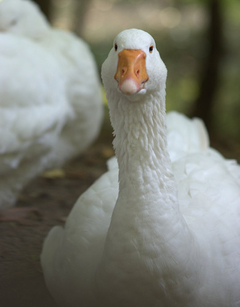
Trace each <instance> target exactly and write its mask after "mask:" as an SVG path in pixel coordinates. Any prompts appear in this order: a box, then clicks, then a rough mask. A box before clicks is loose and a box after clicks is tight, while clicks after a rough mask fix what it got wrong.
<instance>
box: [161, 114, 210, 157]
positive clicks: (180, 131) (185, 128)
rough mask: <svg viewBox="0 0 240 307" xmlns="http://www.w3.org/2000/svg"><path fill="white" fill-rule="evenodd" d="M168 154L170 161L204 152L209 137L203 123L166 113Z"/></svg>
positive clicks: (207, 146)
mask: <svg viewBox="0 0 240 307" xmlns="http://www.w3.org/2000/svg"><path fill="white" fill-rule="evenodd" d="M166 123H167V138H168V152H169V154H170V158H171V160H172V161H174V160H176V159H178V158H180V157H182V156H184V155H185V154H189V153H193V152H199V151H204V150H207V149H208V148H209V137H208V133H207V130H206V127H205V125H204V123H203V121H202V120H201V119H199V118H194V119H189V118H187V117H186V116H185V115H183V114H180V113H178V112H175V111H172V112H169V113H167V116H166Z"/></svg>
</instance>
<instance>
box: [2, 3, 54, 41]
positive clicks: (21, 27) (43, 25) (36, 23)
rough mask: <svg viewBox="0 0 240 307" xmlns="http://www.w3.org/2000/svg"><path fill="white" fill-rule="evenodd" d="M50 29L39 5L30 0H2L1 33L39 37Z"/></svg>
mask: <svg viewBox="0 0 240 307" xmlns="http://www.w3.org/2000/svg"><path fill="white" fill-rule="evenodd" d="M48 29H49V25H48V22H47V20H46V18H45V16H44V15H43V14H42V13H41V12H40V10H39V8H38V6H37V5H36V4H35V3H33V2H30V1H28V0H2V1H0V33H1V32H6V33H12V34H14V35H21V36H27V37H31V38H38V37H39V36H40V33H43V32H45V31H46V30H48Z"/></svg>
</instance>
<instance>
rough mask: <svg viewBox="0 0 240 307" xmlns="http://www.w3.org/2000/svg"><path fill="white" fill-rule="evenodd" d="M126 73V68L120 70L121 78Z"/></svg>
mask: <svg viewBox="0 0 240 307" xmlns="http://www.w3.org/2000/svg"><path fill="white" fill-rule="evenodd" d="M126 71H127V69H126V68H122V76H124V75H125V73H126Z"/></svg>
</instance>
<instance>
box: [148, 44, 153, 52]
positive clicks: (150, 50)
mask: <svg viewBox="0 0 240 307" xmlns="http://www.w3.org/2000/svg"><path fill="white" fill-rule="evenodd" d="M149 52H150V53H152V52H153V45H151V46H150V47H149Z"/></svg>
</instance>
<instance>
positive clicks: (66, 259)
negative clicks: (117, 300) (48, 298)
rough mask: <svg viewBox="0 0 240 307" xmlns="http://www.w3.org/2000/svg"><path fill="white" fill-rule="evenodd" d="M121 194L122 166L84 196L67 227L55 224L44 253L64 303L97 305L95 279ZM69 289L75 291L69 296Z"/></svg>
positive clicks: (51, 284)
mask: <svg viewBox="0 0 240 307" xmlns="http://www.w3.org/2000/svg"><path fill="white" fill-rule="evenodd" d="M112 162H113V161H112ZM117 195H118V169H117V168H115V167H113V168H112V169H111V170H109V171H108V172H107V173H105V174H104V175H102V176H101V177H100V178H99V179H98V180H97V181H96V182H95V183H94V184H93V185H92V186H91V187H90V188H89V189H88V190H87V191H86V192H85V193H84V194H82V196H80V198H79V199H78V201H77V202H76V204H75V205H74V207H73V209H72V211H71V213H70V215H69V217H68V219H67V222H66V225H65V227H64V229H63V228H62V227H59V226H57V227H54V228H53V229H52V230H51V231H50V232H49V234H48V236H47V238H46V239H45V241H44V246H43V251H42V254H41V264H42V267H43V271H44V277H45V281H46V284H47V286H48V289H49V290H50V293H51V294H52V296H53V297H54V299H55V300H56V301H57V302H58V303H59V304H60V305H61V306H68V307H70V306H76V304H80V303H81V304H83V306H89V307H91V306H92V304H93V306H96V302H95V299H94V296H93V294H92V293H91V291H92V280H93V277H94V274H95V271H96V267H97V264H98V261H99V259H100V257H101V255H102V251H103V246H104V241H105V237H106V234H107V229H108V227H109V223H110V219H111V215H112V211H113V207H114V205H115V202H116V199H117ZM83 289H84V291H83ZM67 292H68V293H71V294H70V295H69V296H67V297H66V293H67Z"/></svg>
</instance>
